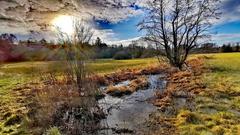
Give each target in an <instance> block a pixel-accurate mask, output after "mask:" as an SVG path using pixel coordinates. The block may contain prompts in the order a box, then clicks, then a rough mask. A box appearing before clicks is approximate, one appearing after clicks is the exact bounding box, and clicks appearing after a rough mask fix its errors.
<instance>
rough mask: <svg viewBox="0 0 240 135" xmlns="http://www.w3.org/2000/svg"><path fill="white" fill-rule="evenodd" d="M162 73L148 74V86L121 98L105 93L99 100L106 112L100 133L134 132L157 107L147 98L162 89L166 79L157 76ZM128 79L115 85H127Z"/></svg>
mask: <svg viewBox="0 0 240 135" xmlns="http://www.w3.org/2000/svg"><path fill="white" fill-rule="evenodd" d="M162 76H163V75H150V76H147V77H148V81H149V83H150V86H149V87H148V88H147V89H145V90H138V91H137V92H134V93H132V94H131V95H126V96H123V97H121V98H119V97H112V96H110V95H106V96H105V98H103V99H101V100H99V101H98V102H99V106H100V107H102V108H103V110H104V112H105V113H106V114H107V117H106V119H104V120H102V121H101V125H102V126H103V127H105V128H103V129H104V130H102V131H101V132H100V134H118V133H120V132H116V131H125V130H126V131H128V132H125V133H127V134H128V133H129V134H131V133H132V134H133V133H134V134H136V132H138V131H139V129H140V128H139V127H140V126H141V127H142V125H143V124H144V123H145V121H146V120H147V119H148V117H149V115H150V114H151V113H153V112H154V111H156V110H157V107H155V106H154V105H152V104H151V103H149V102H148V99H150V98H152V97H154V95H155V93H156V92H157V91H160V92H161V91H163V88H164V87H165V85H166V81H163V80H160V79H159V78H160V77H162ZM128 83H129V81H124V82H121V83H119V84H116V85H117V86H124V85H127V84H128Z"/></svg>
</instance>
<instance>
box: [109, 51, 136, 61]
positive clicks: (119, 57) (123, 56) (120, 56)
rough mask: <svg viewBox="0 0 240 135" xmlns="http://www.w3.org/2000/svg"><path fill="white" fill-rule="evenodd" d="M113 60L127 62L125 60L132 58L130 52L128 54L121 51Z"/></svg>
mask: <svg viewBox="0 0 240 135" xmlns="http://www.w3.org/2000/svg"><path fill="white" fill-rule="evenodd" d="M113 58H114V59H115V60H125V59H131V58H132V56H131V54H130V53H129V52H126V51H120V52H117V53H116V54H115V55H114V56H113Z"/></svg>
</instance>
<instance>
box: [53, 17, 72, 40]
mask: <svg viewBox="0 0 240 135" xmlns="http://www.w3.org/2000/svg"><path fill="white" fill-rule="evenodd" d="M73 21H74V19H73V17H72V16H68V15H60V16H58V17H56V18H55V19H53V20H52V22H51V23H52V25H53V27H54V29H55V30H56V28H57V29H59V30H60V31H61V32H64V33H66V34H69V35H71V34H73V31H74V30H73Z"/></svg>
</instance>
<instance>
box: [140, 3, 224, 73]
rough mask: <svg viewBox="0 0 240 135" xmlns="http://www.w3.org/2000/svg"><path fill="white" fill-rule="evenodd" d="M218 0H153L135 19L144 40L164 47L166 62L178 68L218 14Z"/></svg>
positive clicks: (205, 34) (204, 35) (205, 33)
mask: <svg viewBox="0 0 240 135" xmlns="http://www.w3.org/2000/svg"><path fill="white" fill-rule="evenodd" d="M219 2H220V1H219V0H153V1H151V2H149V13H148V14H147V16H146V17H145V19H144V20H143V21H142V22H140V23H139V27H140V30H146V32H147V37H146V39H147V40H148V41H151V42H153V43H155V44H156V45H157V47H158V48H162V49H163V50H164V54H165V55H166V57H167V58H168V60H169V62H170V63H171V64H172V65H173V66H175V67H179V68H181V67H182V65H183V64H184V63H185V60H186V58H187V56H188V54H189V51H190V50H191V49H192V48H194V47H196V46H197V44H198V43H199V42H200V41H201V39H202V38H204V37H206V36H208V34H207V30H208V29H209V28H210V26H211V24H212V23H213V21H214V20H216V19H217V17H218V16H219V12H218V11H219V10H218V5H219Z"/></svg>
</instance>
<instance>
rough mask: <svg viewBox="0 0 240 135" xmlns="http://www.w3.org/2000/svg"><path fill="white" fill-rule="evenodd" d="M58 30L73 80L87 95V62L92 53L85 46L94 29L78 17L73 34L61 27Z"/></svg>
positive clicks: (81, 91)
mask: <svg viewBox="0 0 240 135" xmlns="http://www.w3.org/2000/svg"><path fill="white" fill-rule="evenodd" d="M58 31H59V32H58V40H59V43H60V44H61V45H63V46H64V50H65V54H66V59H67V66H69V69H70V70H69V71H68V72H69V75H70V76H71V80H75V81H76V84H77V86H78V90H79V92H80V93H81V95H85V93H84V89H85V86H84V85H85V84H86V82H85V81H86V78H87V75H88V69H87V66H86V62H87V60H88V59H89V58H90V55H91V53H90V51H89V50H88V48H87V47H85V46H87V45H89V42H90V41H91V38H92V36H93V31H92V30H91V28H90V27H88V26H86V25H85V24H84V23H83V21H81V20H77V19H76V20H74V22H73V32H72V34H71V35H69V34H67V33H64V32H62V31H61V30H60V29H58Z"/></svg>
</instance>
